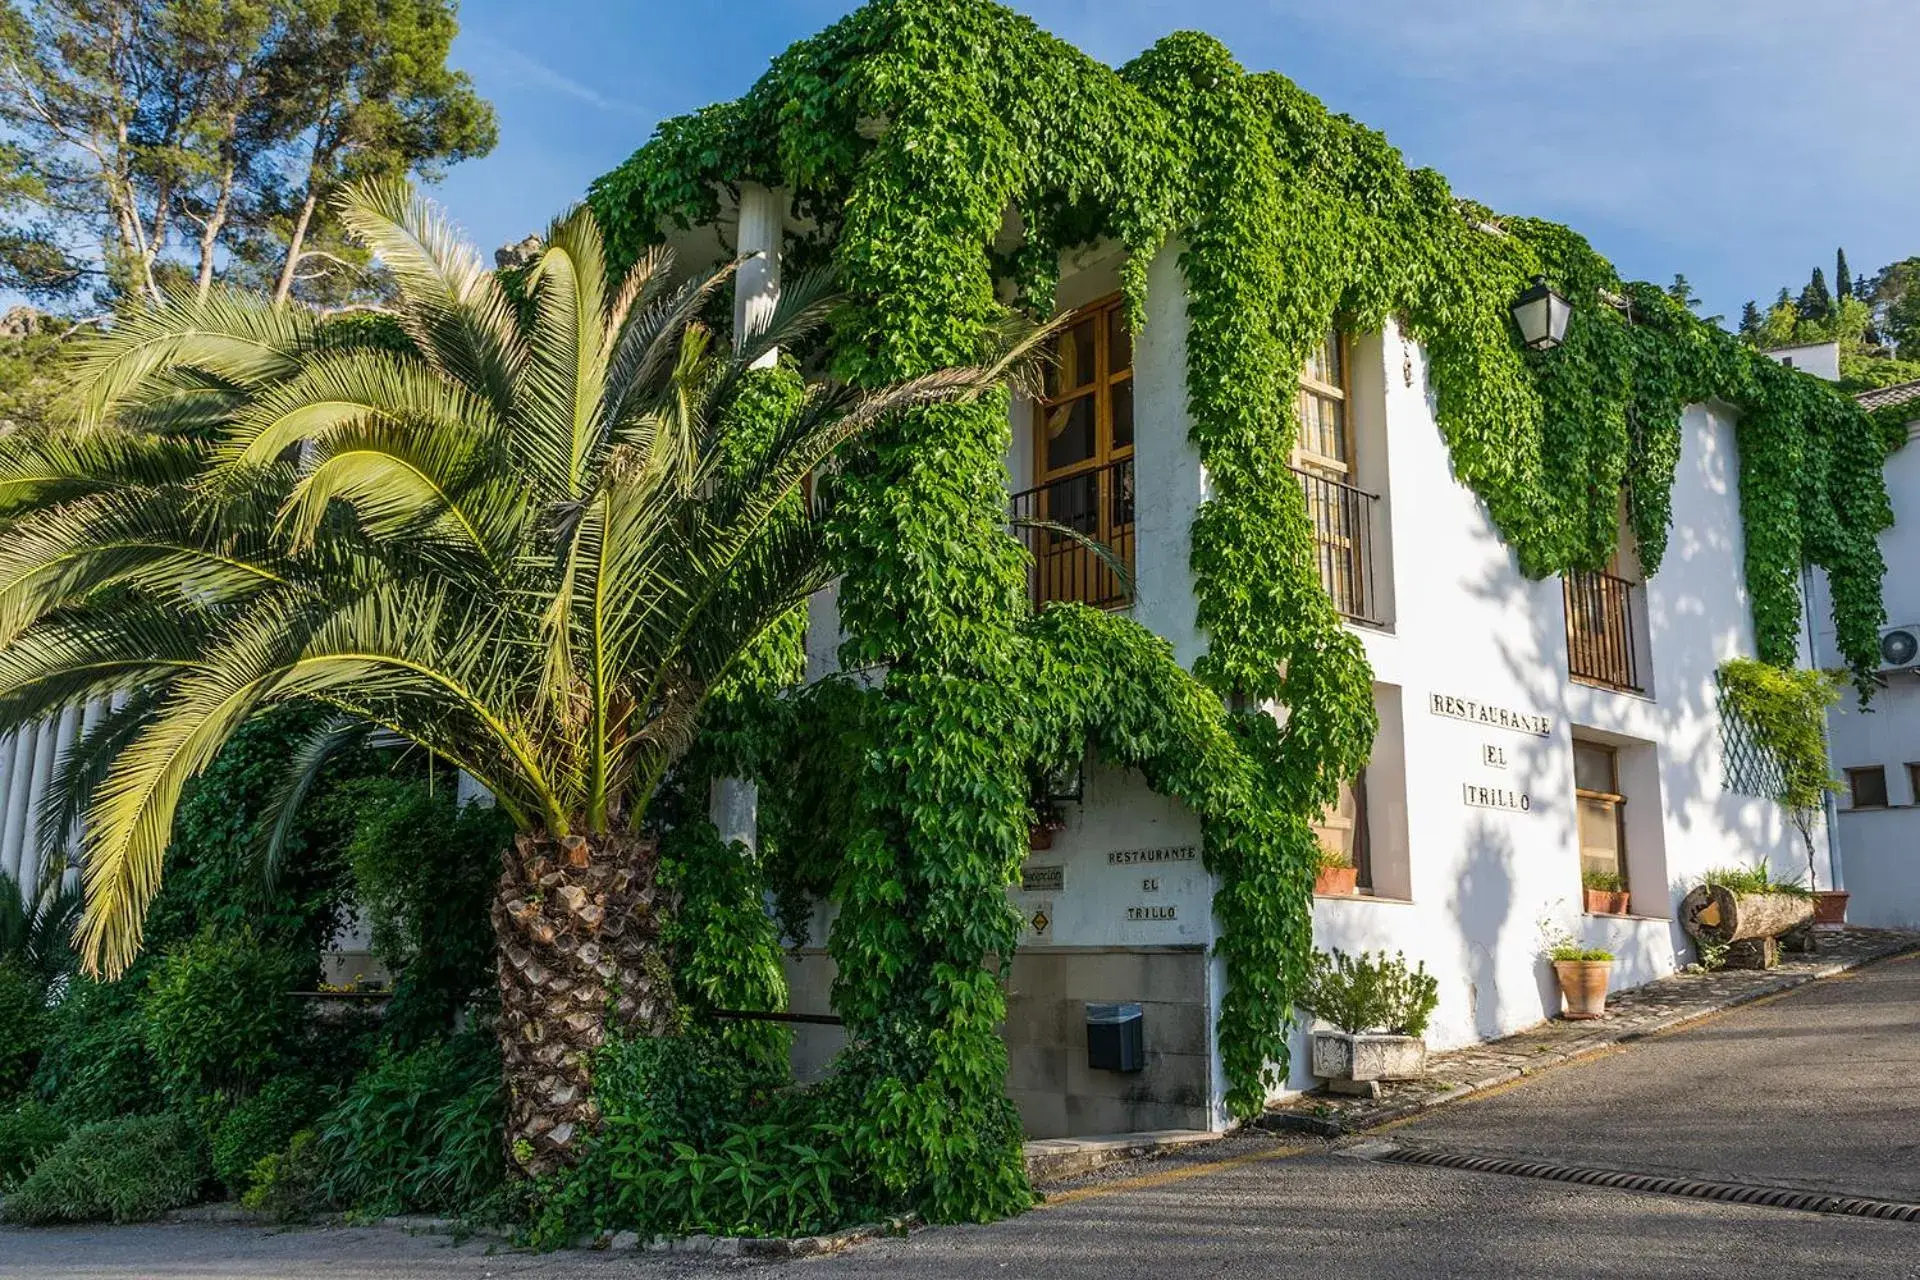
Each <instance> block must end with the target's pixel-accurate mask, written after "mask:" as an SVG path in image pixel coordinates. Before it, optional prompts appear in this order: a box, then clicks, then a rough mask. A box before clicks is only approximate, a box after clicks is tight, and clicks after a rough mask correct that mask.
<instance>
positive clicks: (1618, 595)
mask: <svg viewBox="0 0 1920 1280" xmlns="http://www.w3.org/2000/svg"><path fill="white" fill-rule="evenodd" d="M1562 581H1563V582H1564V584H1565V595H1566V601H1567V672H1568V674H1569V675H1571V676H1572V677H1573V678H1574V679H1576V680H1584V681H1586V682H1587V683H1589V684H1599V685H1605V686H1607V687H1608V688H1610V689H1630V690H1632V691H1633V692H1635V693H1639V692H1641V688H1642V687H1641V683H1640V665H1639V658H1638V656H1637V654H1636V652H1635V643H1634V626H1633V588H1634V584H1633V583H1631V582H1629V581H1627V580H1626V579H1625V578H1617V577H1615V576H1614V575H1613V574H1610V573H1593V572H1587V573H1569V574H1567V575H1566V577H1565V578H1564V579H1562Z"/></svg>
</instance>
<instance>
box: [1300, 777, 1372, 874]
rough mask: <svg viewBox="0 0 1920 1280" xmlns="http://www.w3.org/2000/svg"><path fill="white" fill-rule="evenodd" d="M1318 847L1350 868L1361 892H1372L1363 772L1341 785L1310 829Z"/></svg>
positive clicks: (1370, 846)
mask: <svg viewBox="0 0 1920 1280" xmlns="http://www.w3.org/2000/svg"><path fill="white" fill-rule="evenodd" d="M1313 834H1314V835H1316V836H1318V837H1319V838H1320V847H1321V848H1323V849H1325V850H1327V852H1329V853H1333V854H1337V855H1339V856H1340V857H1342V858H1345V859H1346V860H1347V861H1348V862H1351V863H1352V864H1353V868H1354V871H1355V872H1356V873H1357V874H1356V875H1355V877H1354V883H1355V884H1357V885H1358V886H1359V887H1360V888H1362V889H1372V888H1373V856H1372V854H1373V849H1372V844H1373V842H1372V840H1371V839H1369V835H1368V831H1367V775H1366V773H1365V772H1364V771H1362V772H1361V774H1360V776H1359V777H1357V778H1355V779H1354V780H1353V781H1352V782H1346V783H1342V784H1341V786H1340V796H1339V798H1338V799H1336V800H1335V801H1334V802H1333V807H1332V808H1331V809H1329V810H1327V811H1326V812H1325V813H1323V814H1321V815H1320V821H1318V822H1316V823H1315V824H1314V826H1313Z"/></svg>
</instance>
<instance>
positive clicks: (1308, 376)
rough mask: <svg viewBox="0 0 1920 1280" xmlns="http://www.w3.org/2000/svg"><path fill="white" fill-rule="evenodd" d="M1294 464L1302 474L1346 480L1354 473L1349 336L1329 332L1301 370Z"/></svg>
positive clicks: (1337, 332)
mask: <svg viewBox="0 0 1920 1280" xmlns="http://www.w3.org/2000/svg"><path fill="white" fill-rule="evenodd" d="M1293 464H1294V465H1295V466H1296V467H1299V468H1300V469H1301V470H1302V471H1310V472H1312V473H1314V474H1315V475H1320V476H1325V477H1326V478H1327V479H1329V480H1341V481H1344V480H1346V479H1347V478H1348V477H1349V476H1351V475H1352V474H1353V436H1352V433H1351V432H1350V431H1349V429H1348V422H1347V337H1346V335H1345V334H1343V333H1341V332H1340V331H1339V330H1337V329H1335V330H1330V331H1329V332H1328V333H1327V336H1326V337H1325V338H1323V339H1322V340H1321V341H1320V343H1319V345H1317V346H1316V347H1314V349H1313V351H1312V353H1311V354H1310V355H1308V356H1307V363H1306V367H1305V368H1303V369H1301V370H1300V439H1299V440H1298V441H1297V442H1296V443H1295V445H1294V450H1293Z"/></svg>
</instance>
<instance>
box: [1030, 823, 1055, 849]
mask: <svg viewBox="0 0 1920 1280" xmlns="http://www.w3.org/2000/svg"><path fill="white" fill-rule="evenodd" d="M1027 848H1029V849H1051V848H1053V828H1052V827H1049V826H1043V825H1041V824H1040V823H1035V824H1034V825H1032V826H1030V827H1028V828H1027Z"/></svg>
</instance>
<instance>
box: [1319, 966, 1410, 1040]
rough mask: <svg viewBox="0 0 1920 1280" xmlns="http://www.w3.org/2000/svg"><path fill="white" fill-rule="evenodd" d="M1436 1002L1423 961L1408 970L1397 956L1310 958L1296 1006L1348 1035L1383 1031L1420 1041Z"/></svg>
mask: <svg viewBox="0 0 1920 1280" xmlns="http://www.w3.org/2000/svg"><path fill="white" fill-rule="evenodd" d="M1439 1003H1440V983H1439V981H1438V980H1437V979H1436V978H1434V977H1433V976H1432V975H1431V974H1429V973H1428V972H1427V966H1426V962H1425V961H1422V962H1421V963H1420V964H1418V965H1417V966H1415V967H1414V968H1412V969H1409V968H1408V967H1407V958H1406V956H1405V955H1404V954H1402V953H1400V952H1395V953H1394V954H1393V955H1392V956H1391V957H1389V956H1388V955H1387V954H1386V952H1384V951H1382V952H1378V953H1375V952H1364V951H1363V952H1361V953H1360V954H1359V955H1358V956H1350V955H1348V954H1346V953H1345V952H1344V951H1340V950H1337V949H1336V950H1335V951H1333V952H1332V953H1328V952H1325V951H1316V952H1314V953H1313V967H1312V970H1311V971H1310V973H1309V974H1308V978H1307V987H1306V992H1305V994H1304V995H1303V996H1302V998H1301V1000H1300V1007H1301V1008H1303V1009H1305V1010H1307V1011H1308V1012H1309V1013H1311V1014H1313V1015H1314V1016H1315V1017H1317V1018H1321V1019H1324V1020H1325V1021H1327V1022H1331V1023H1332V1024H1333V1025H1334V1026H1336V1027H1338V1028H1340V1030H1342V1031H1345V1032H1346V1033H1348V1034H1349V1035H1359V1034H1361V1033H1363V1032H1367V1031H1385V1032H1387V1033H1388V1034H1390V1035H1397V1036H1420V1035H1425V1034H1426V1031H1427V1022H1428V1021H1429V1020H1430V1019H1431V1018H1432V1017H1433V1010H1434V1008H1435V1006H1437V1005H1438V1004H1439Z"/></svg>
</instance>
